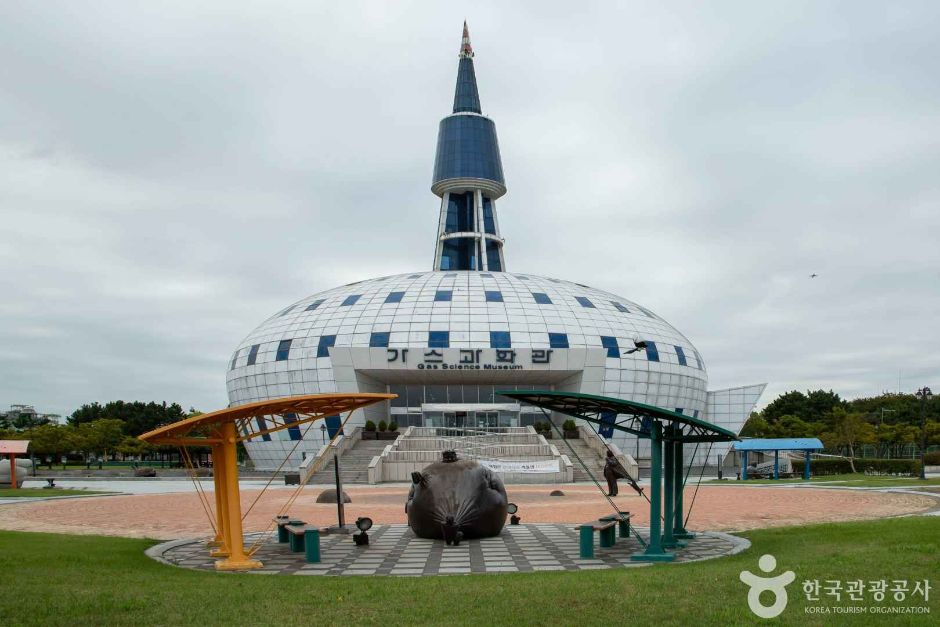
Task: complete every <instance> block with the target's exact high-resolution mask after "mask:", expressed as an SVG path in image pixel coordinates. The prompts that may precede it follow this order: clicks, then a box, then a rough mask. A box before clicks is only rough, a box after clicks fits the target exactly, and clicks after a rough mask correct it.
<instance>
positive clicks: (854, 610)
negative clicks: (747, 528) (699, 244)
mask: <svg viewBox="0 0 940 627" xmlns="http://www.w3.org/2000/svg"><path fill="white" fill-rule="evenodd" d="M757 565H758V567H759V568H760V570H761V571H762V572H764V573H766V574H767V576H766V577H764V576H761V575H756V574H754V573H752V572H751V571H749V570H742V571H741V572H740V574H739V575H738V577H739V579H740V580H741V582H742V583H744V584H745V585H746V586H748V592H747V605H748V607H749V608H750V609H751V612H753V613H754V615H755V616H758V617H760V618H776V617H777V616H780V615H781V614H782V613H783V612H784V610H786V609H787V604H788V602H789V596H788V594H787V586H788V585H790V584H791V583H793V582H794V580H795V579H796V573H794V572H793V571H792V570H787V571H783V572H781V573H780V574H779V575H771V573H773V572H774V570H776V568H777V558H775V557H774V556H773V555H769V554H767V555H762V556H761V558H760V559H759V560H758V561H757ZM930 587H931V586H930V580H929V579H924V580H923V581H908V580H906V579H872V580H863V579H850V580H845V581H843V580H841V579H825V580H823V581H822V585H821V584H820V580H819V579H807V580H805V581H803V582H802V592H803V595H804V596H805V597H806V600H807V601H808V602H809V603H813V602H817V603H819V604H817V605H812V604H808V605H806V606H805V607H804V608H803V612H804V614H876V615H879V614H885V615H892V614H930V607H929V606H928V605H926V603H927V601H929V600H930ZM764 592H769V593H770V594H771V595H772V598H773V601H772V602H771V603H770V605H764V601H763V600H762V599H761V594H762V593H764ZM765 600H768V601H769V600H770V599H767V597H766V596H765ZM830 601H834V602H835V603H836V605H830V604H828V602H830ZM892 601H893V602H894V603H893V604H891V602H892ZM918 601H921V602H923V605H916V604H905V605H901V604H903V603H905V602H909V603H910V602H914V603H916V602H918ZM823 602H826V603H823Z"/></svg>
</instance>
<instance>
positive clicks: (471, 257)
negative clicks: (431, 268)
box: [441, 237, 492, 270]
mask: <svg viewBox="0 0 940 627" xmlns="http://www.w3.org/2000/svg"><path fill="white" fill-rule="evenodd" d="M476 248H477V241H476V240H475V239H474V238H472V237H455V238H453V239H448V240H444V250H443V251H442V252H441V270H477V269H478V268H477V250H476ZM491 269H492V268H491Z"/></svg>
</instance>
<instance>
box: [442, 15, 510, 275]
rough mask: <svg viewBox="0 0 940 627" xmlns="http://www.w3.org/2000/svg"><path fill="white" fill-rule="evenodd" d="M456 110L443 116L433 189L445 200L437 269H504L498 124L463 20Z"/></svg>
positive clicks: (501, 181) (501, 171)
mask: <svg viewBox="0 0 940 627" xmlns="http://www.w3.org/2000/svg"><path fill="white" fill-rule="evenodd" d="M458 56H459V62H458V63H459V65H458V68H457V88H456V90H455V93H454V111H453V113H451V114H450V115H448V116H447V117H446V118H444V119H443V120H441V124H440V127H439V129H438V132H437V153H436V155H435V158H434V178H433V181H432V183H431V191H432V192H434V193H435V194H436V195H437V196H439V197H440V199H441V215H440V220H439V221H438V226H437V246H436V247H435V251H434V269H435V270H486V271H489V272H504V271H505V270H506V261H505V259H504V257H503V238H502V237H500V235H499V222H498V220H497V219H496V199H497V198H499V197H500V196H502V195H503V194H505V193H506V182H505V180H504V179H503V165H502V162H501V160H500V158H499V143H498V142H497V140H496V125H495V124H494V123H493V120H491V119H489V118H488V117H486V116H485V115H483V112H482V110H481V108H480V92H479V91H478V90H477V79H476V73H475V72H474V69H473V48H472V47H471V46H470V33H469V31H468V30H467V23H466V22H464V24H463V40H462V41H461V44H460V54H459V55H458Z"/></svg>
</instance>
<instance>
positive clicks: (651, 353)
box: [646, 340, 659, 361]
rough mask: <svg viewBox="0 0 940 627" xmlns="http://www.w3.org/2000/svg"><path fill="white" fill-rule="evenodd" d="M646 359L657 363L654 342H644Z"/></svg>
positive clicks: (656, 350)
mask: <svg viewBox="0 0 940 627" xmlns="http://www.w3.org/2000/svg"><path fill="white" fill-rule="evenodd" d="M646 359H648V360H649V361H659V349H658V348H656V342H651V341H649V340H647V341H646Z"/></svg>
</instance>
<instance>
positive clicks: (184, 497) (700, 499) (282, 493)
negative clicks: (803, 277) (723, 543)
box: [0, 485, 938, 540]
mask: <svg viewBox="0 0 940 627" xmlns="http://www.w3.org/2000/svg"><path fill="white" fill-rule="evenodd" d="M559 488H560V489H562V490H563V491H564V492H565V496H563V497H551V496H549V495H548V494H549V492H551V491H552V490H555V489H559ZM346 491H347V492H348V493H349V495H350V496H351V498H352V500H353V502H352V503H350V504H348V505H347V506H346V519H347V520H355V519H356V517H357V516H369V517H370V518H372V519H373V520H374V521H375V522H376V523H377V524H383V525H388V524H394V523H403V522H405V520H406V519H405V507H404V503H405V497H406V495H407V491H408V486H404V485H391V486H378V487H369V486H361V487H349V488H347V490H346ZM258 492H259V491H258V490H255V489H250V490H245V491H243V492H242V507H243V508H247V506H248V505H249V504H250V503H251V502H252V501H253V500H254V499H255V497H256V496H257V495H258ZM320 492H321V488H315V487H307V488H305V489H304V491H303V493H302V494H301V496H300V497H299V498H298V499H297V501H296V502H295V503H294V506H293V507H292V508H291V510H290V512H288V513H289V514H290V515H291V516H293V517H296V518H302V519H303V520H306V521H308V522H310V523H313V524H318V525H329V524H332V523H335V520H336V506H335V505H328V504H317V503H315V500H316V497H317V495H318V494H319V493H320ZM508 492H509V498H510V500H511V501H513V502H515V503H517V504H518V505H519V514H520V515H521V516H522V520H523V523H578V522H582V521H586V520H589V519H592V518H596V517H597V516H600V515H606V514H609V513H610V506H609V504H608V503H607V501H606V500H605V499H604V498H603V497H602V496H601V495H600V493H599V492H598V491H597V489H596V488H595V487H594V486H591V485H565V486H555V485H542V486H509V487H508ZM693 492H694V488H692V487H690V488H688V489H686V492H685V502H686V505H687V506H688V503H689V502H690V501H691V499H692V494H693ZM290 493H291V490H288V489H284V488H278V489H271V490H268V491H267V492H266V493H264V495H263V496H262V497H261V499H260V500H259V501H258V503H257V505H256V506H255V507H254V509H253V510H252V512H251V513H250V514H249V515H248V517H247V519H246V524H245V530H246V532H260V531H265V530H266V529H268V527H269V522H270V521H271V519H272V518H273V517H274V515H275V514H276V513H277V512H278V509H279V508H280V507H281V506H282V505H283V503H284V502H285V501H286V500H287V498H288V496H289V495H290ZM621 494H622V495H623V496H620V497H617V498H616V502H617V505H618V507H619V509H621V510H624V511H630V512H633V514H634V521H635V522H636V523H637V524H639V525H646V524H648V522H649V521H648V516H649V506H648V504H647V503H646V501H645V499H643V498H642V497H640V496H639V495H636V494H634V493H632V492H631V493H630V494H627V489H622V490H621ZM210 496H211V495H210ZM937 507H938V506H937V500H936V499H934V498H932V497H930V496H927V495H925V494H902V493H898V492H893V493H888V492H881V491H874V490H865V491H862V490H827V489H816V488H809V489H808V488H799V489H796V488H783V487H753V486H735V485H720V486H708V485H703V486H702V488H701V489H700V490H699V493H698V496H697V497H696V500H695V506H694V509H693V510H692V516H691V518H690V519H689V524H688V527H689V529H690V530H693V531H694V530H717V531H739V530H746V529H754V528H760V527H775V526H785V525H798V524H803V523H809V522H838V521H846V520H862V519H873V518H883V517H888V516H898V515H903V514H910V513H921V512H926V511H929V510H932V509H937ZM243 511H244V509H243ZM0 529H8V530H25V531H49V532H58V533H73V534H96V535H114V536H130V537H146V538H155V539H160V540H170V539H181V538H200V537H204V536H206V535H208V534H209V532H210V526H209V522H208V520H207V518H206V514H205V512H204V511H203V508H202V506H201V505H200V502H199V500H198V498H197V497H196V495H195V493H189V494H186V493H177V494H146V495H136V496H107V497H91V496H89V497H82V498H75V499H60V500H52V501H41V502H29V503H13V504H3V505H0Z"/></svg>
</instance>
